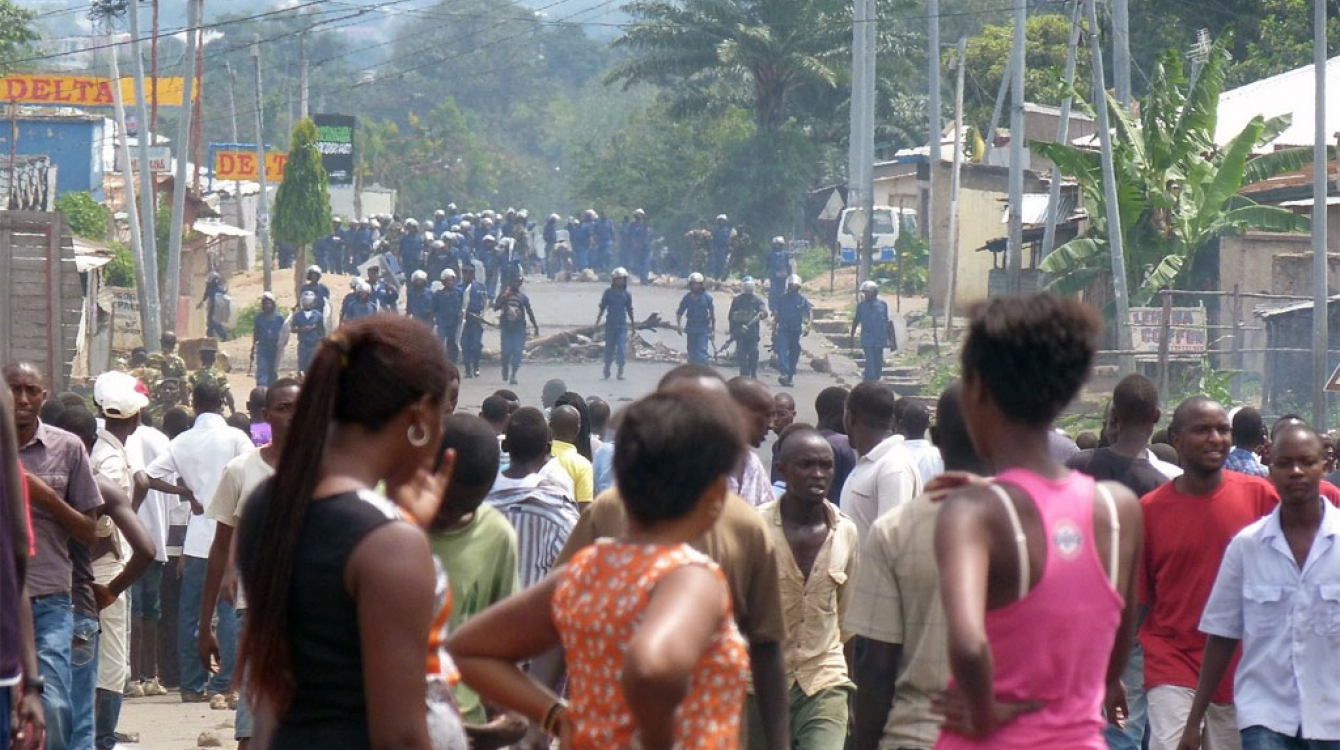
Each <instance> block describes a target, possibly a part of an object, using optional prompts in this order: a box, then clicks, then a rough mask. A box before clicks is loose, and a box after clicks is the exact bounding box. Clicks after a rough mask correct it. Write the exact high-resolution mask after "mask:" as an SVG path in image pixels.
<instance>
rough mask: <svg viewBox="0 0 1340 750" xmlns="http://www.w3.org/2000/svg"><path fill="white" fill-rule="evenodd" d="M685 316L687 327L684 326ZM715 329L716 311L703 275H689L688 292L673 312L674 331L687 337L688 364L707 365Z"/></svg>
mask: <svg viewBox="0 0 1340 750" xmlns="http://www.w3.org/2000/svg"><path fill="white" fill-rule="evenodd" d="M686 315H687V317H688V326H687V327H685V326H684V318H685V316H686ZM716 327H717V315H716V310H715V309H714V308H713V307H712V295H710V294H708V293H707V287H706V284H705V283H704V280H703V275H702V274H700V273H692V274H689V292H688V294H685V295H684V298H683V299H681V300H680V301H679V309H678V310H677V311H676V312H675V329H676V330H678V331H679V332H680V333H681V334H685V335H687V337H688V348H689V361H690V362H692V363H694V364H700V365H705V364H707V362H708V359H709V358H710V356H711V354H710V352H709V350H708V346H709V340H710V339H711V338H712V337H713V334H714V331H715V330H716Z"/></svg>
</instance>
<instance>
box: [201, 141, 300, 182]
mask: <svg viewBox="0 0 1340 750" xmlns="http://www.w3.org/2000/svg"><path fill="white" fill-rule="evenodd" d="M286 162H288V154H286V153H284V152H283V151H267V152H266V153H265V180H266V181H267V182H273V183H277V182H279V181H280V180H282V179H284V164H285V163H286ZM214 179H216V180H250V181H252V182H255V181H257V180H259V179H260V170H259V169H258V168H257V164H256V152H255V151H241V150H236V149H229V150H220V151H215V152H214Z"/></svg>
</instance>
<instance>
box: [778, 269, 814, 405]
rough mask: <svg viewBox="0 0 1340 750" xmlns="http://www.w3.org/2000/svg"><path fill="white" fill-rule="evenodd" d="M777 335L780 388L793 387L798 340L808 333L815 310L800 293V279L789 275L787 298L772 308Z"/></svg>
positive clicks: (797, 359)
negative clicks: (780, 372)
mask: <svg viewBox="0 0 1340 750" xmlns="http://www.w3.org/2000/svg"><path fill="white" fill-rule="evenodd" d="M772 316H773V320H774V322H775V326H776V331H777V369H778V370H781V371H782V377H781V380H780V382H781V384H782V385H784V386H791V385H794V384H795V377H796V364H797V363H798V362H800V337H801V336H804V335H805V334H807V333H809V332H810V322H811V321H812V320H813V318H814V309H813V308H812V307H811V306H810V301H809V300H808V299H806V298H805V295H803V294H801V293H800V277H799V276H796V275H795V274H792V275H791V276H790V277H789V278H787V280H786V294H783V295H782V296H781V297H780V298H778V300H777V304H776V305H775V306H774V307H773V308H772Z"/></svg>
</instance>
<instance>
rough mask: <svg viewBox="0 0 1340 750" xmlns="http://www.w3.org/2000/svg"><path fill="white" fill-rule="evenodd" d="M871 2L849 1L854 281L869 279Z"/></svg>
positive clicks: (872, 154) (872, 121) (872, 139)
mask: <svg viewBox="0 0 1340 750" xmlns="http://www.w3.org/2000/svg"><path fill="white" fill-rule="evenodd" d="M874 32H875V13H874V0H853V5H852V92H851V135H850V138H849V141H850V143H849V146H848V152H847V205H848V206H849V207H853V208H856V209H857V210H858V211H860V212H861V213H862V216H863V218H864V220H865V223H864V226H863V227H862V229H863V230H864V231H861V232H860V235H861V238H860V239H859V240H858V241H857V244H858V247H857V250H858V252H857V254H856V281H857V283H858V284H859V283H861V282H862V281H865V280H866V279H867V278H868V277H869V276H870V245H871V241H872V239H873V233H872V231H871V229H872V227H873V223H874V220H873V216H872V214H873V207H874V201H875V196H874V186H873V182H874V161H875V39H874Z"/></svg>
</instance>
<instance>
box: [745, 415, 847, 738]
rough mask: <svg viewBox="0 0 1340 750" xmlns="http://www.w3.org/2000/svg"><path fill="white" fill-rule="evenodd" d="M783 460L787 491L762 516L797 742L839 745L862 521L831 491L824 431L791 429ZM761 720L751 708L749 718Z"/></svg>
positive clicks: (843, 731) (830, 461)
mask: <svg viewBox="0 0 1340 750" xmlns="http://www.w3.org/2000/svg"><path fill="white" fill-rule="evenodd" d="M778 464H779V467H780V472H781V476H782V478H783V479H785V480H786V493H785V494H784V495H782V497H781V499H780V500H776V501H774V502H771V503H767V504H765V505H763V506H762V507H761V508H759V515H760V516H762V518H763V523H764V524H765V525H766V526H767V527H768V531H769V533H770V534H771V535H772V539H773V542H774V544H775V547H774V549H775V550H776V552H775V554H776V556H777V567H778V574H779V575H780V577H781V578H780V580H781V595H782V612H783V614H784V615H785V617H786V625H787V630H788V631H789V632H790V638H788V639H787V641H786V648H785V657H786V679H787V684H788V685H789V686H790V696H789V698H790V707H791V748H792V749H793V750H841V748H842V747H843V745H844V744H845V742H846V739H847V724H848V710H847V701H848V699H849V698H850V696H851V693H852V688H853V686H852V683H851V680H850V679H849V677H848V674H849V670H848V663H849V662H848V653H847V649H846V644H847V643H848V642H849V640H850V639H851V633H849V632H848V631H847V629H846V628H845V627H843V613H844V612H845V611H846V609H847V606H848V600H849V599H850V595H851V590H852V586H853V585H854V583H855V578H856V559H857V550H858V545H859V542H858V537H857V533H856V524H855V523H854V522H853V521H852V520H851V519H850V518H847V517H846V516H845V515H843V514H842V513H841V512H840V511H839V510H838V509H837V508H836V507H835V506H833V505H832V504H831V503H829V502H828V500H827V498H826V497H825V496H826V495H827V493H828V486H829V484H830V483H831V482H832V481H833V472H834V468H833V467H834V460H833V449H832V447H831V446H829V444H828V440H826V439H825V438H824V436H823V435H821V434H819V433H818V432H816V431H814V430H809V429H801V430H799V431H796V432H792V433H790V434H788V435H786V436H785V438H784V440H783V445H782V448H781V457H780V460H779V462H778ZM758 720H759V716H758V715H757V712H756V711H751V713H750V721H755V722H756V721H758ZM750 737H752V738H757V737H758V734H757V733H756V732H750ZM755 746H757V745H755Z"/></svg>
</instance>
